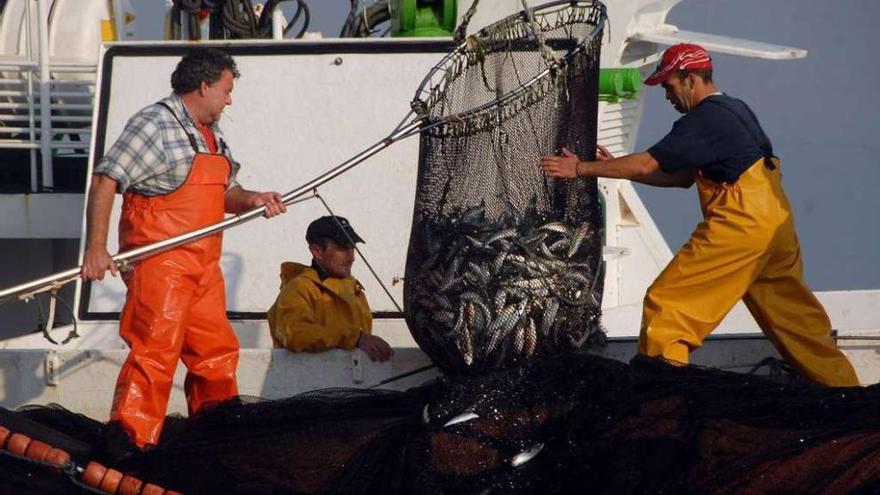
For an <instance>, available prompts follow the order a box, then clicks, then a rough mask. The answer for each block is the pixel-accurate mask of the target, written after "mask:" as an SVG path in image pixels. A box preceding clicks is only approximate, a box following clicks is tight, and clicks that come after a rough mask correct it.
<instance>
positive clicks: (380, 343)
mask: <svg viewBox="0 0 880 495" xmlns="http://www.w3.org/2000/svg"><path fill="white" fill-rule="evenodd" d="M357 346H358V348H360V349H361V350H362V351H364V352H366V353H367V356H370V359H371V360H372V361H379V362H385V361H388V360H389V359H391V356H393V355H394V351H393V350H392V349H391V346H390V345H388V342H385V341H384V340H383V339H382V338H381V337H376V336H375V335H367V334H365V333H362V334H361V336H360V337H359V338H358V341H357Z"/></svg>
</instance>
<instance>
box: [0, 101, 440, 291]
mask: <svg viewBox="0 0 880 495" xmlns="http://www.w3.org/2000/svg"><path fill="white" fill-rule="evenodd" d="M424 120H425V118H424V117H420V118H417V119H415V120H413V121H412V122H410V123H408V124H406V125H404V126H402V127H399V128H397V129H395V130H394V131H393V132H392V133H391V134H390V135H388V137H386V138H385V139H383V140H381V141H379V142H378V143H376V144H374V145H372V146H370V147H369V148H367V149H365V150H364V151H361V152H360V153H358V154H357V155H355V156H353V157H352V158H349V159H348V160H346V161H345V162H343V163H341V164H339V165H337V166H336V167H334V168H332V169H331V170H329V171H327V172H325V173H324V174H322V175H320V176H318V177H316V178H314V179H312V180H310V181H309V182H307V183H305V184H303V185H302V186H299V187H297V188H296V189H294V190H292V191H290V192H288V193H287V194H285V195H283V196H282V197H281V201H282V202H283V203H284V204H285V205H289V204H291V203H294V202H296V200H297V198H299V197H300V196H303V195H304V194H306V193H308V192H309V191H312V190H313V189H315V188H317V187H318V186H321V185H322V184H325V183H327V182H329V181H331V180H333V179H335V178H336V177H338V176H339V175H341V174H343V173H344V172H346V171H348V170H349V169H351V168H353V167H355V166H356V165H359V164H360V163H362V162H363V161H364V160H366V159H367V158H370V157H371V156H373V155H375V154H376V153H378V152H380V151H382V150H383V149H385V148H387V147H389V146H391V145H392V144H394V143H395V142H397V141H399V140H401V139H405V138H407V137H409V136H412V135H414V134H413V131H415V130H416V129H418V128H419V126H420V125H422V123H423V122H424ZM265 212H266V207H265V206H260V207H257V208H254V209H253V210H248V211H246V212H244V213H241V214H239V215H235V216H232V217H229V218H227V219H225V220H223V221H221V222H217V223H215V224H212V225H208V226H205V227H202V228H200V229H197V230H193V231H190V232H186V233H183V234H180V235H177V236H175V237H170V238H168V239H165V240H163V241H159V242H154V243H152V244H147V245H144V246H141V247H138V248H135V249H131V250H129V251H125V252H124V253H119V254H117V255H115V256H113V262H114V263H116V266H117V267H119V268H124V267H125V266H126V265H129V264H130V263H133V262H135V261H138V260H141V259H144V258H147V257H149V256H152V255H154V254H158V253H161V252H163V251H167V250H169V249H172V248H175V247H177V246H180V245H182V244H186V243H188V242H192V241H195V240H198V239H201V238H203V237H207V236H209V235H212V234H216V233H217V232H221V231H224V230H226V229H228V228H231V227H234V226H236V225H239V224H242V223H244V222H247V221H250V220H253V219H254V218H257V217H259V216H262V215H263V213H265ZM81 269H82V267H81V266H80V267H77V268H71V269H69V270H65V271H63V272H58V273H55V274H53V275H49V276H47V277H43V278H41V279H37V280H33V281H31V282H27V283H24V284H21V285H16V286H14V287H10V288H8V289H4V290H2V291H0V303H2V302H5V301H6V300H7V299H11V298H19V299H27V298H29V297H32V296H33V295H35V294H39V293H41V292H46V291H49V290H53V289H57V288H58V287H61V286H62V285H65V284H67V283H69V282H72V281H73V280H76V279H77V277H79V274H80V271H81Z"/></svg>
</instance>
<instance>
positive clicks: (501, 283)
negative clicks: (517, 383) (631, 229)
mask: <svg viewBox="0 0 880 495" xmlns="http://www.w3.org/2000/svg"><path fill="white" fill-rule="evenodd" d="M604 21H605V13H604V7H603V6H601V4H594V3H589V2H571V3H569V2H566V3H563V4H559V5H549V6H546V7H543V8H539V9H536V10H534V11H533V12H531V15H528V14H527V13H526V12H525V11H524V12H523V13H521V14H519V15H515V16H511V17H509V18H507V19H504V20H502V21H500V22H497V23H495V24H493V25H491V26H489V27H487V28H484V29H482V30H481V31H479V32H478V33H477V34H475V35H472V36H469V37H468V38H467V39H466V42H465V43H463V44H462V45H461V48H460V49H458V50H456V51H455V52H453V53H451V54H450V55H449V56H447V57H446V58H445V59H444V60H443V61H442V62H440V64H438V65H437V67H435V69H434V70H433V71H432V72H431V75H430V76H429V77H428V78H427V79H426V81H425V83H423V85H422V87H421V88H420V90H419V93H418V95H417V98H416V101H415V102H414V105H415V106H416V107H417V108H419V109H420V111H421V112H423V113H426V114H427V115H428V124H429V126H428V127H427V129H426V130H424V131H422V133H421V154H420V159H419V174H418V187H417V191H416V198H415V208H414V212H413V223H412V230H411V234H410V245H409V252H408V255H407V263H406V277H405V284H404V300H405V308H406V319H407V323H408V324H409V327H410V331H411V332H412V334H413V336H414V337H415V339H416V341H417V342H418V344H419V346H420V347H421V348H422V349H423V350H424V351H425V352H426V353H427V354H428V355H429V356H431V358H432V359H433V360H434V362H435V363H437V364H438V365H439V366H441V367H442V368H443V369H445V370H446V371H449V372H463V371H467V372H483V371H486V370H491V369H500V368H504V367H510V366H516V365H522V364H525V363H528V362H531V361H534V360H539V359H545V358H547V357H549V356H553V355H556V354H559V353H563V352H570V351H572V350H577V349H582V348H586V347H590V346H593V345H596V344H598V343H600V342H601V341H602V337H603V334H602V332H601V329H600V327H599V316H600V306H601V300H602V276H601V272H602V259H601V256H602V238H603V223H602V218H601V207H600V202H599V200H598V197H599V195H598V191H597V186H596V180H595V179H583V180H556V179H548V178H546V177H544V175H543V174H542V173H541V171H540V169H539V168H538V166H537V163H538V159H539V157H541V156H542V155H548V154H554V153H558V152H559V151H560V150H561V149H562V148H568V149H569V150H571V151H574V152H575V153H577V154H578V155H579V156H582V157H592V156H594V154H595V152H596V125H597V124H596V115H597V104H598V100H597V96H596V95H597V93H598V79H599V48H600V45H601V41H602V26H603V24H604ZM450 116H451V117H450Z"/></svg>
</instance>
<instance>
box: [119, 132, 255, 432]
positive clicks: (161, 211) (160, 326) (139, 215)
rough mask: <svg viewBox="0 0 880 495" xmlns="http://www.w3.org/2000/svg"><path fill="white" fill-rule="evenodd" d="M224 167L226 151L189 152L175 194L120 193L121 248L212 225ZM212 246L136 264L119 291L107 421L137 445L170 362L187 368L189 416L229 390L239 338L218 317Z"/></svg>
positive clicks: (158, 402) (156, 408) (219, 277)
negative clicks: (116, 362)
mask: <svg viewBox="0 0 880 495" xmlns="http://www.w3.org/2000/svg"><path fill="white" fill-rule="evenodd" d="M212 144H213V143H212ZM229 171H230V164H229V160H228V159H227V158H226V157H225V156H223V155H222V154H207V153H199V152H198V150H197V149H196V156H195V158H194V159H193V163H192V168H191V170H190V173H189V177H188V178H187V180H186V182H185V183H184V184H183V185H182V186H181V187H180V188H179V189H177V190H176V191H174V192H172V193H170V194H167V195H163V196H151V197H148V196H143V195H139V194H134V193H125V195H124V201H123V206H122V218H121V220H120V227H119V239H120V242H119V244H120V246H121V249H123V250H127V249H131V248H134V247H136V246H141V245H144V244H149V243H152V242H155V241H160V240H163V239H166V238H169V237H172V236H175V235H178V234H181V233H184V232H188V231H190V230H193V229H196V228H200V227H204V226H206V225H209V224H212V223H215V222H218V221H221V220H222V219H223V214H224V211H225V208H224V198H225V193H226V185H227V181H228V177H229ZM221 243H222V235H221V234H219V233H218V234H215V235H212V236H209V237H206V238H203V239H200V240H198V241H195V242H191V243H189V244H185V245H183V246H180V247H177V248H174V249H172V250H169V251H166V252H164V253H160V254H157V255H155V256H152V257H150V258H147V259H145V260H143V261H140V262H138V263H136V264H135V265H134V267H133V269H132V270H131V271H128V272H126V273H125V274H124V275H123V280H124V281H125V284H126V286H127V287H128V295H127V298H126V301H125V307H124V308H123V310H122V315H121V317H120V322H119V333H120V335H121V336H122V338H123V339H124V340H125V342H126V343H128V345H129V347H130V348H131V351H130V352H129V354H128V358H127V359H126V361H125V363H124V364H123V366H122V369H121V370H120V372H119V378H118V379H117V382H116V394H115V397H114V399H113V410H112V412H111V415H110V419H111V421H119V422H120V423H121V424H122V426H123V428H124V429H125V431H126V432H127V433H128V434H129V435H130V436H131V438H132V440H133V441H134V442H135V443H136V444H137V445H138V446H139V447H143V446H145V445H147V444H153V445H155V444H157V443H158V442H159V435H160V434H161V432H162V426H163V424H164V421H165V412H166V408H167V405H168V399H169V395H170V393H171V385H172V381H173V378H174V371H175V369H176V368H177V362H178V360H179V359H182V360H183V362H184V364H185V365H186V368H187V375H186V381H185V384H184V390H185V392H186V399H187V405H188V409H189V414H190V415H192V414H193V413H195V412H197V411H199V409H201V407H202V406H203V405H205V404H206V403H208V402H213V401H222V400H225V399H228V398H230V397H233V396H235V395H237V394H238V385H237V382H236V377H235V370H236V366H237V365H238V339H237V337H236V336H235V333H234V332H233V330H232V327H231V325H230V324H229V320H228V319H227V318H226V291H225V287H224V282H223V274H222V273H221V271H220V264H219V261H220V250H221Z"/></svg>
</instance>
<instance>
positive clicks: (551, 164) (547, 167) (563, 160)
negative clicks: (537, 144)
mask: <svg viewBox="0 0 880 495" xmlns="http://www.w3.org/2000/svg"><path fill="white" fill-rule="evenodd" d="M580 161H581V159H580V158H578V156H577V155H575V154H574V153H572V152H571V151H569V150H567V149H565V148H562V154H561V155H547V156H542V157H541V163H540V167H541V171H542V172H544V175H546V176H547V177H559V178H561V179H574V178H575V177H577V165H578V162H580Z"/></svg>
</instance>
